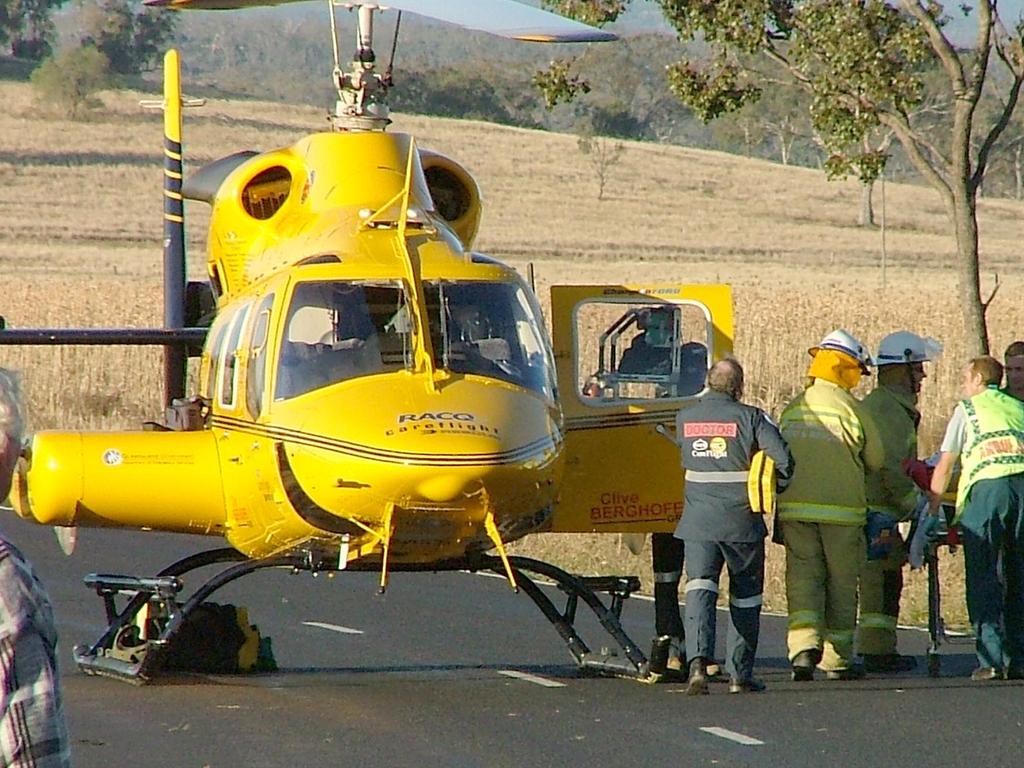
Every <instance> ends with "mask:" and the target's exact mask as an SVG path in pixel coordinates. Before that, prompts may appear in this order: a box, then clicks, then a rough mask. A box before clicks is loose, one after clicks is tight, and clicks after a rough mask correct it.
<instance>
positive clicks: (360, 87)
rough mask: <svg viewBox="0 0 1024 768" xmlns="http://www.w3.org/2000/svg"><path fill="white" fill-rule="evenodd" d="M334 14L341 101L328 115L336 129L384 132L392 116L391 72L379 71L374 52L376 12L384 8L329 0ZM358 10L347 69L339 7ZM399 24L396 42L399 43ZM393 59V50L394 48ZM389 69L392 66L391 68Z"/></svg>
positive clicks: (336, 81)
mask: <svg viewBox="0 0 1024 768" xmlns="http://www.w3.org/2000/svg"><path fill="white" fill-rule="evenodd" d="M327 3H328V8H329V10H330V14H331V38H332V44H333V49H334V87H335V88H336V89H337V91H338V100H337V102H336V104H335V107H334V113H333V114H331V115H330V116H329V118H328V119H329V120H330V121H331V125H332V126H333V127H334V130H336V131H383V130H384V129H385V128H386V127H387V126H388V124H389V123H390V122H391V119H390V118H389V117H388V114H389V112H390V110H389V108H388V104H387V93H388V87H389V86H390V84H391V78H390V71H389V72H388V73H387V74H385V75H380V74H378V73H377V71H376V59H377V56H376V54H375V53H374V51H373V14H374V13H376V12H377V11H380V10H381V7H380V6H378V5H375V4H365V5H364V4H356V3H346V2H342V1H341V0H327ZM338 7H342V8H346V9H348V10H350V11H351V10H355V12H356V53H355V58H354V59H353V61H352V62H351V65H350V66H351V69H349V71H348V72H345V71H343V70H342V67H341V52H340V49H341V46H340V44H339V40H338V21H337V8H338ZM397 35H398V30H397V27H396V29H395V44H396V45H397ZM391 55H392V60H394V50H392V54H391ZM389 70H390V67H389Z"/></svg>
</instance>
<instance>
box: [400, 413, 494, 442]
mask: <svg viewBox="0 0 1024 768" xmlns="http://www.w3.org/2000/svg"><path fill="white" fill-rule="evenodd" d="M397 421H398V426H397V427H395V428H393V429H389V430H387V431H386V432H385V433H384V434H385V435H387V436H389V437H390V436H391V435H401V434H410V433H419V434H421V435H438V434H446V435H451V434H474V433H476V434H481V435H489V436H492V437H493V436H495V435H497V434H498V430H497V429H496V428H495V427H490V426H488V425H486V424H483V423H481V422H480V421H479V420H478V419H477V417H476V414H473V413H469V412H468V411H423V412H422V413H400V414H398V417H397Z"/></svg>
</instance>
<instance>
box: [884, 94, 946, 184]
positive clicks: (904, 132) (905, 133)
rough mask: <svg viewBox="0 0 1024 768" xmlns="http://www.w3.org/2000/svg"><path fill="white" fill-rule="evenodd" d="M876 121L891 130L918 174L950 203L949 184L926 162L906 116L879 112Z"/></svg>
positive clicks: (926, 159)
mask: <svg viewBox="0 0 1024 768" xmlns="http://www.w3.org/2000/svg"><path fill="white" fill-rule="evenodd" d="M878 119H879V120H880V121H881V122H882V124H883V125H885V126H886V127H888V128H891V129H892V130H893V132H894V133H895V134H896V135H897V136H898V137H899V140H900V144H902V145H903V149H904V151H905V152H906V153H907V157H908V158H909V159H910V162H911V163H912V164H913V166H914V167H915V168H916V169H917V170H918V172H919V173H920V174H921V175H922V176H924V177H925V179H927V180H928V183H929V184H931V185H932V186H933V187H934V188H935V190H936V191H937V192H938V193H939V194H940V195H942V197H943V199H944V200H946V202H947V203H952V201H953V190H952V189H950V186H949V183H948V182H947V181H946V180H945V179H944V178H943V177H942V175H941V174H939V172H938V171H937V170H936V169H935V167H934V166H933V165H932V164H931V163H930V162H928V158H926V157H925V156H924V153H923V152H922V151H921V146H922V144H921V143H920V142H919V139H920V137H919V136H918V135H917V133H916V131H914V129H913V127H911V125H910V121H909V120H908V119H907V116H906V115H904V114H901V113H898V112H879V113H878Z"/></svg>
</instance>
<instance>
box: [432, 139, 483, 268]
mask: <svg viewBox="0 0 1024 768" xmlns="http://www.w3.org/2000/svg"><path fill="white" fill-rule="evenodd" d="M419 154H420V163H421V165H422V166H423V175H424V176H425V177H426V179H427V188H428V189H429V190H430V197H431V198H432V199H433V201H434V208H435V212H436V213H437V215H438V216H440V217H441V218H442V219H443V220H444V221H445V223H447V224H448V226H449V227H451V229H452V231H453V232H455V234H456V236H457V237H458V238H459V241H460V242H461V243H462V246H463V248H465V249H466V250H467V251H468V250H470V249H471V248H472V247H473V241H474V240H475V239H476V233H477V230H478V229H479V228H480V213H481V199H480V187H479V186H477V183H476V180H475V179H474V178H473V177H472V176H470V174H469V171H467V170H466V169H465V168H463V167H462V166H461V165H459V164H458V163H457V162H455V161H454V160H452V159H451V158H450V157H446V156H444V155H442V154H439V153H437V152H431V151H430V150H426V149H421V150H419Z"/></svg>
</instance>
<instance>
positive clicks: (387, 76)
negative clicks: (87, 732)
mask: <svg viewBox="0 0 1024 768" xmlns="http://www.w3.org/2000/svg"><path fill="white" fill-rule="evenodd" d="M401 26H402V12H401V11H399V12H398V16H397V17H396V18H395V36H394V37H393V38H391V56H390V57H388V68H387V69H386V70H384V84H385V85H387V87H388V88H390V87H391V86H392V85H394V81H393V80H392V78H391V76H392V74H393V73H394V71H395V51H397V50H398V30H399V28H400V27H401Z"/></svg>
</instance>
